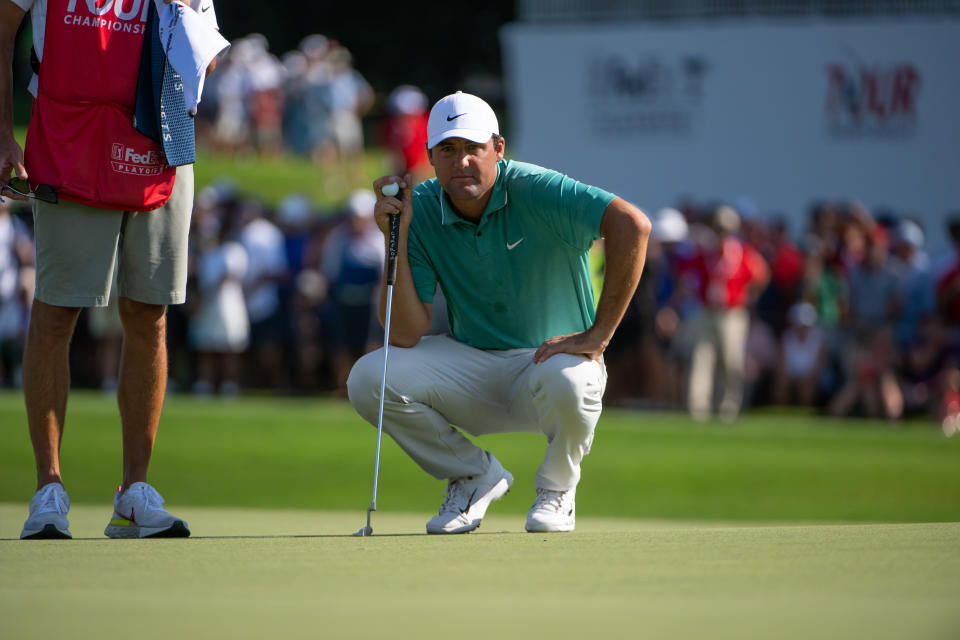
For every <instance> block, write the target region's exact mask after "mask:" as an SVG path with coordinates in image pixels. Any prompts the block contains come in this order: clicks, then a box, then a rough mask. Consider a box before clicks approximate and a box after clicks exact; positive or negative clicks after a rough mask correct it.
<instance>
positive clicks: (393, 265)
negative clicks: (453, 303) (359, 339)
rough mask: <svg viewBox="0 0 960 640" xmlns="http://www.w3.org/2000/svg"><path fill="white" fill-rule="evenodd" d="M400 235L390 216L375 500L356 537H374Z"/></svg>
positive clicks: (394, 217)
mask: <svg viewBox="0 0 960 640" xmlns="http://www.w3.org/2000/svg"><path fill="white" fill-rule="evenodd" d="M399 235H400V214H399V213H397V214H394V215H392V216H390V248H389V250H388V252H387V318H386V322H385V323H384V326H383V377H382V378H381V379H380V412H379V415H378V416H377V455H376V458H375V459H374V463H373V500H372V501H371V502H370V507H369V508H368V509H367V524H366V526H365V527H362V528H361V529H360V530H359V531H357V532H356V533H355V534H353V535H355V536H372V535H373V527H371V526H370V514H371V513H373V512H374V511H376V510H377V481H378V479H379V477H380V441H381V440H382V439H383V394H384V392H385V391H386V386H387V352H388V351H389V350H390V310H391V308H392V307H393V285H394V283H395V282H396V281H397V242H398V240H397V236H399Z"/></svg>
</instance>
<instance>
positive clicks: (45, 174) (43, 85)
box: [24, 0, 176, 211]
mask: <svg viewBox="0 0 960 640" xmlns="http://www.w3.org/2000/svg"><path fill="white" fill-rule="evenodd" d="M152 10H154V9H153V0H47V24H46V30H45V32H44V45H43V60H42V62H41V64H40V73H39V87H38V91H37V98H36V100H34V101H33V112H32V114H31V116H30V118H31V119H30V127H29V128H28V130H27V144H26V149H25V150H24V162H25V164H26V167H27V173H28V174H29V176H30V182H31V184H49V185H51V186H52V187H54V188H55V189H56V190H57V192H58V195H59V196H60V197H61V198H65V199H67V200H73V201H75V202H81V203H83V204H87V205H91V206H95V207H103V208H109V209H120V210H124V211H150V210H151V209H156V208H157V207H160V206H162V205H163V204H164V203H165V202H166V201H167V200H168V199H169V198H170V192H171V191H172V190H173V182H174V179H175V177H176V169H175V168H174V167H170V166H168V165H167V163H166V161H165V160H164V156H163V152H162V150H161V147H160V144H159V143H158V142H155V141H153V140H151V139H150V138H148V137H146V136H144V135H143V134H141V133H139V132H138V131H136V130H135V129H134V128H133V105H134V100H135V96H136V90H137V74H138V69H139V65H140V53H141V49H142V47H143V38H144V34H145V32H146V24H147V12H148V11H152Z"/></svg>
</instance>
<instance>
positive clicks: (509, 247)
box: [507, 238, 523, 251]
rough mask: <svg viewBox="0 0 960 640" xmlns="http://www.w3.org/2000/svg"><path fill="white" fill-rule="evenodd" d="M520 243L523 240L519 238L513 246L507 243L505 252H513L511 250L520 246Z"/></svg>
mask: <svg viewBox="0 0 960 640" xmlns="http://www.w3.org/2000/svg"><path fill="white" fill-rule="evenodd" d="M521 242H523V238H520V239H519V240H517V241H516V242H514V243H513V244H511V243H509V242H508V243H507V251H513V248H514V247H516V246H517V245H518V244H520V243H521Z"/></svg>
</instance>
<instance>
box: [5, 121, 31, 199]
mask: <svg viewBox="0 0 960 640" xmlns="http://www.w3.org/2000/svg"><path fill="white" fill-rule="evenodd" d="M11 173H12V174H13V175H14V176H16V177H18V178H23V179H24V180H26V178H27V168H26V167H25V166H23V149H21V148H20V145H19V144H17V141H16V140H15V139H14V138H13V136H6V137H4V138H0V186H2V185H6V184H7V183H8V182H9V181H10V177H11V175H10V174H11ZM0 196H3V197H4V198H10V199H11V200H28V198H24V197H22V196H18V195H16V194H15V193H12V192H11V191H10V190H9V189H4V190H3V191H2V192H0Z"/></svg>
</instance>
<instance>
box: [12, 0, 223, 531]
mask: <svg viewBox="0 0 960 640" xmlns="http://www.w3.org/2000/svg"><path fill="white" fill-rule="evenodd" d="M182 4H185V5H189V6H186V7H182V6H181V5H170V0H164V2H158V3H155V2H154V0H100V1H98V2H95V1H94V0H0V96H2V98H0V187H2V191H0V195H2V196H3V197H11V198H15V199H26V198H33V216H34V230H35V240H36V248H37V283H36V295H35V300H34V303H33V307H32V310H31V317H30V326H29V330H28V335H27V342H26V350H25V354H24V361H23V392H24V399H25V401H26V406H27V422H28V425H29V430H30V439H31V441H32V444H33V450H34V456H35V461H36V466H37V492H36V494H35V495H34V497H33V500H32V501H31V502H30V515H29V517H28V519H27V520H26V522H25V523H24V526H23V532H22V533H21V535H20V537H21V538H25V539H36V538H70V537H71V533H70V529H69V522H68V519H67V514H68V511H69V509H70V499H69V497H68V495H67V491H66V489H65V488H64V478H63V475H62V473H61V469H60V443H61V439H62V436H63V430H64V422H65V418H66V415H65V414H66V406H67V395H68V390H69V386H70V375H69V367H68V354H69V344H70V338H71V336H72V334H73V331H74V327H75V326H76V322H77V318H78V316H79V314H80V310H81V309H82V308H83V307H93V306H105V305H106V304H107V301H108V299H109V296H110V287H111V280H112V275H113V272H114V269H116V271H117V283H118V290H117V293H118V296H119V297H118V309H119V312H120V318H121V322H122V325H123V349H122V355H121V363H120V371H119V378H118V388H117V401H118V404H119V409H120V419H121V423H122V444H123V461H122V468H118V472H120V473H121V474H122V475H121V477H120V480H121V482H120V487H119V489H118V491H117V492H116V494H115V495H114V506H113V512H114V513H113V517H112V518H111V519H110V521H109V524H108V525H107V527H106V530H105V532H104V533H105V534H106V535H107V536H109V537H112V538H129V537H153V536H176V537H180V536H188V535H190V530H189V528H188V527H187V523H186V522H184V521H183V520H181V519H179V518H176V517H174V516H172V515H171V514H170V513H169V512H167V510H166V509H165V508H164V506H163V505H164V501H163V498H162V497H161V496H160V494H159V493H158V492H157V491H156V489H154V488H153V487H152V486H151V485H149V484H147V467H148V464H149V462H150V456H151V453H152V451H153V444H154V439H155V438H156V434H157V428H158V425H159V420H160V413H161V409H162V406H163V398H164V391H165V389H166V381H167V351H166V333H165V332H166V315H165V314H166V308H167V305H169V304H180V303H182V302H184V298H185V292H186V280H187V231H188V228H189V224H190V215H191V211H192V208H193V166H192V165H191V164H186V165H184V166H179V167H174V166H171V165H172V164H174V163H173V162H172V161H171V160H170V158H169V157H168V156H167V155H165V154H166V151H165V148H164V147H163V146H161V142H159V141H156V140H154V139H151V138H149V137H147V136H145V135H143V134H141V133H140V132H139V131H137V130H135V129H134V125H133V116H134V107H135V103H136V96H137V95H138V78H139V77H140V73H141V67H140V61H141V56H142V55H145V54H144V43H145V36H147V35H148V33H149V29H148V26H147V25H148V18H151V12H152V13H153V16H152V18H151V19H156V20H159V18H158V17H157V16H158V15H159V11H160V10H165V11H166V10H169V11H188V12H194V11H195V12H196V14H197V16H200V17H202V19H203V20H206V21H209V25H208V24H207V23H206V22H203V23H202V24H204V26H205V27H208V28H215V27H216V16H215V12H214V10H213V3H212V0H192V1H191V2H187V3H182ZM165 5H166V6H165ZM28 10H29V11H31V18H32V25H33V42H34V50H35V58H36V62H37V64H38V67H37V70H38V73H37V74H36V75H35V76H34V77H33V79H32V80H31V84H30V91H31V93H32V94H33V96H34V101H33V110H32V113H31V116H30V125H29V129H28V131H27V142H26V149H25V152H24V151H22V150H21V148H20V146H19V145H18V143H17V142H16V141H15V140H14V134H13V113H12V110H13V107H12V101H11V96H12V79H11V78H12V72H11V64H12V59H13V48H14V40H15V37H16V32H17V28H18V25H19V24H20V23H21V21H22V20H23V17H24V15H25V14H26V11H28ZM191 19H192V17H191ZM157 24H158V25H159V22H157ZM212 55H215V53H214V54H212ZM214 65H215V58H213V61H212V62H210V63H209V66H207V69H206V71H207V72H208V73H209V71H211V70H212V69H213V66H214ZM203 69H204V68H203V67H200V69H199V72H200V74H201V77H202V74H203ZM157 104H159V102H158V103H157ZM178 106H179V107H181V108H182V109H183V108H185V105H184V104H180V105H178ZM189 127H190V131H191V136H192V123H189ZM191 143H192V137H191ZM177 164H179V163H177ZM11 174H12V175H11ZM104 490H105V491H107V490H108V488H107V487H104Z"/></svg>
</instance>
